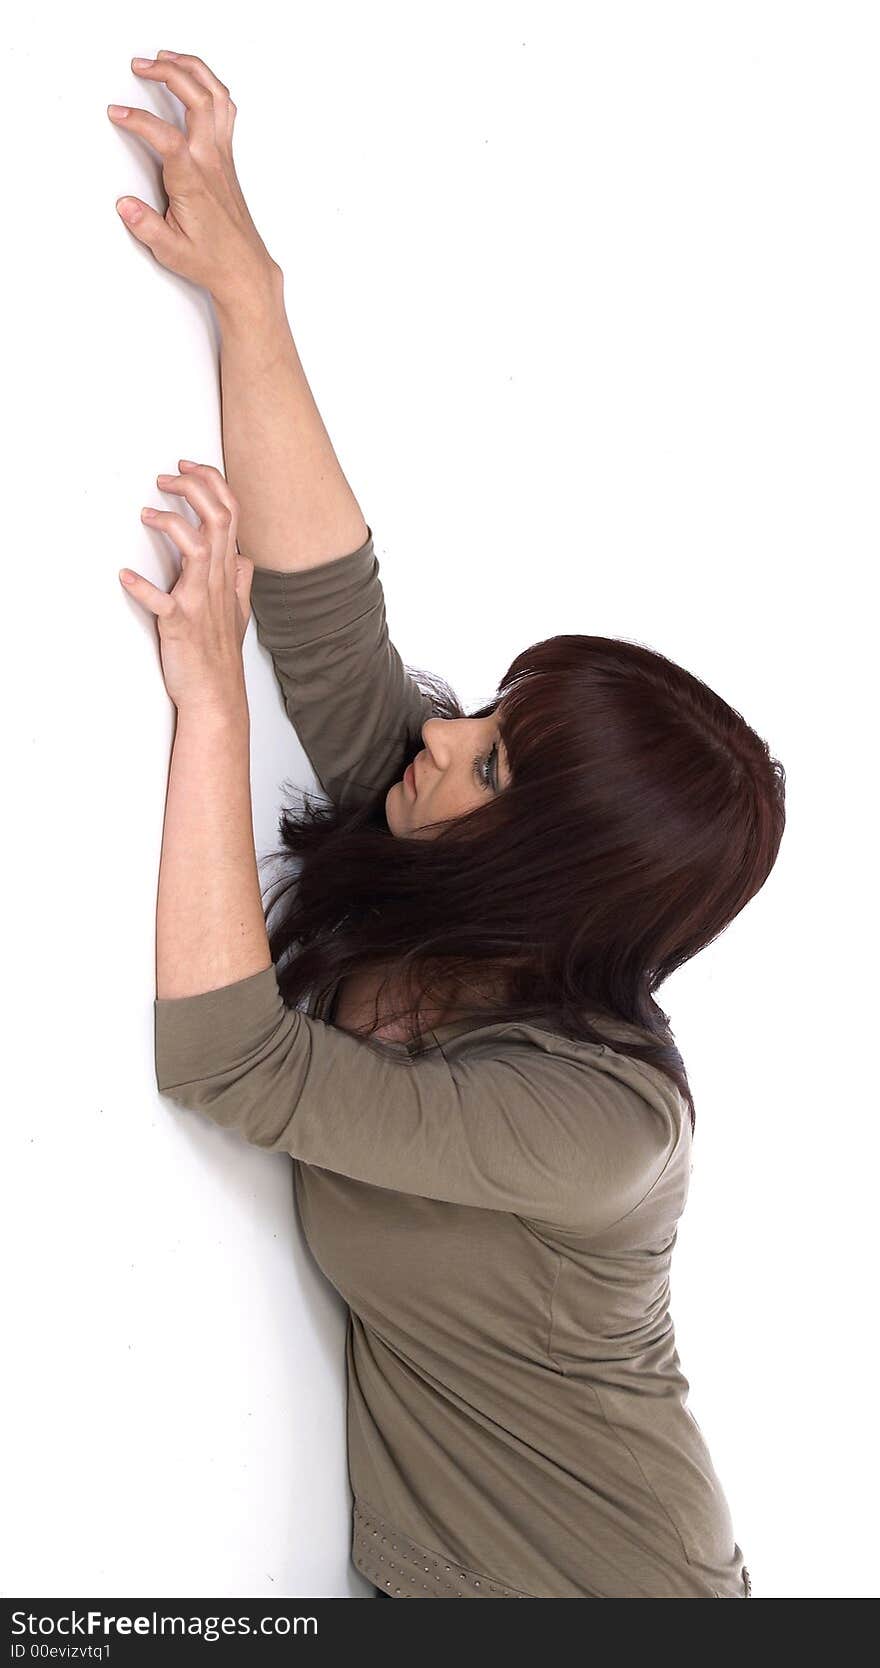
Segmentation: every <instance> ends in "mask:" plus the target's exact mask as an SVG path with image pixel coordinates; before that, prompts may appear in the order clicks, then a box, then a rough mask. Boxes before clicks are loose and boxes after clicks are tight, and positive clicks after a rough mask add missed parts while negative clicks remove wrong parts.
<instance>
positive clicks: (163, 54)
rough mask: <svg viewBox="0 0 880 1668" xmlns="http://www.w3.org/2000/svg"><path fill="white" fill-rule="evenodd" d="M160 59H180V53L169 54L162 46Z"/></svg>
mask: <svg viewBox="0 0 880 1668" xmlns="http://www.w3.org/2000/svg"><path fill="white" fill-rule="evenodd" d="M159 57H160V58H179V57H180V53H179V52H169V51H168V49H167V47H165V46H161V47H160V48H159Z"/></svg>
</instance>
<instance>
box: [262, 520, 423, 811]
mask: <svg viewBox="0 0 880 1668" xmlns="http://www.w3.org/2000/svg"><path fill="white" fill-rule="evenodd" d="M250 600H251V611H252V613H253V616H254V621H255V625H256V632H257V637H258V639H259V641H260V642H261V643H262V644H263V645H264V647H265V648H266V649H268V651H269V654H270V655H271V657H272V664H273V666H274V669H275V675H276V678H277V679H278V683H279V686H280V688H281V694H282V697H283V700H284V706H285V710H286V712H287V716H288V718H289V719H290V722H291V724H292V725H293V727H294V729H295V731H296V733H297V736H298V737H299V740H300V742H301V744H302V746H303V749H304V751H305V753H306V755H307V757H308V759H309V761H310V763H311V765H312V768H313V770H314V772H315V775H316V776H317V778H318V781H319V783H320V785H321V787H322V789H323V790H324V792H325V793H326V795H327V797H328V798H329V799H331V800H333V802H334V803H336V804H339V805H342V806H345V807H349V806H354V805H356V804H360V803H362V802H363V801H364V800H366V799H368V798H370V797H371V796H372V794H374V793H375V792H376V791H377V789H378V788H379V787H380V786H381V785H382V783H383V782H387V783H389V785H390V783H391V782H392V781H393V780H395V777H396V775H397V773H398V770H401V771H402V768H403V766H402V761H403V756H404V752H405V750H406V744H407V738H408V737H413V738H414V737H417V736H418V735H419V733H420V731H421V727H422V724H423V723H424V721H425V719H426V718H430V717H431V712H432V708H431V702H430V697H429V696H428V695H426V694H424V693H423V692H422V690H421V689H420V688H419V685H418V684H417V683H416V681H415V679H414V678H413V677H412V676H411V675H410V674H409V673H408V672H407V671H406V670H405V668H404V666H403V662H402V661H401V658H400V655H399V654H398V652H397V650H396V648H395V647H394V644H393V643H392V642H391V641H390V639H389V635H388V626H387V620H386V613H385V598H384V593H383V590H382V583H381V580H380V577H379V561H378V557H377V556H376V554H375V552H374V549H373V534H372V530H371V529H368V537H367V541H366V543H365V544H363V545H361V547H360V549H359V550H353V551H351V552H350V553H349V555H347V556H339V557H336V558H335V559H334V560H332V561H330V562H322V563H320V565H319V566H317V567H311V568H306V569H303V570H302V571H299V572H295V573H278V572H275V571H274V569H270V568H259V567H256V566H255V568H254V574H253V579H252V582H251V597H250Z"/></svg>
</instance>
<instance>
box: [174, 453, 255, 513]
mask: <svg viewBox="0 0 880 1668" xmlns="http://www.w3.org/2000/svg"><path fill="white" fill-rule="evenodd" d="M177 467H178V469H180V470H185V471H186V473H185V474H180V475H176V476H175V475H157V476H156V481H157V482H158V481H160V480H161V481H173V480H177V481H184V480H185V481H189V480H193V479H195V480H199V479H200V480H202V481H203V482H204V483H205V484H206V485H207V486H208V487H209V488H210V490H211V492H214V493H216V495H217V497H218V498H221V499H222V500H223V503H224V504H226V505H227V506H228V508H229V509H230V510H235V511H236V512H237V510H238V499H237V498H235V497H234V495H233V492H232V488H231V487H230V485H229V482H228V481H227V479H226V476H225V475H224V474H223V473H222V472H221V470H219V469H216V468H215V467H214V465H213V464H212V463H193V462H192V461H191V460H190V459H189V458H178V460H177ZM175 490H177V489H176V488H174V487H163V488H162V491H163V492H169V491H171V492H173V491H175Z"/></svg>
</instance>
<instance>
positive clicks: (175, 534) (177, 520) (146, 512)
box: [141, 487, 211, 557]
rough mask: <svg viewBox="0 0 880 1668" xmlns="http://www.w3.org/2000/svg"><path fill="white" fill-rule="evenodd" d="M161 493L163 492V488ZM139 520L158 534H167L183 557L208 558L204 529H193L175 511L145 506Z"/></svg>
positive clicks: (208, 548) (209, 544)
mask: <svg viewBox="0 0 880 1668" xmlns="http://www.w3.org/2000/svg"><path fill="white" fill-rule="evenodd" d="M162 491H163V492H164V491H165V488H164V487H163V488H162ZM141 520H142V521H143V522H145V523H146V524H147V526H149V527H155V528H157V530H158V531H159V532H160V533H167V534H168V537H169V538H170V539H173V540H174V543H175V544H176V545H177V548H178V550H179V551H180V552H181V553H182V554H183V555H184V556H201V557H209V556H210V554H211V543H210V538H209V536H208V534H207V532H206V531H205V529H203V528H200V527H194V526H193V524H192V522H191V521H187V519H186V517H185V516H182V515H179V514H178V512H177V511H176V510H154V509H153V506H152V504H145V505H144V507H143V509H142V510H141Z"/></svg>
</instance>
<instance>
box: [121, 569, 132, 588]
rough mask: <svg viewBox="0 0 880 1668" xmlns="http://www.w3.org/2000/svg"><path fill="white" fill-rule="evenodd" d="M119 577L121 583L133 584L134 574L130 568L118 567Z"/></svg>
mask: <svg viewBox="0 0 880 1668" xmlns="http://www.w3.org/2000/svg"><path fill="white" fill-rule="evenodd" d="M119 577H120V579H121V580H122V583H123V585H133V584H134V574H133V573H132V571H131V569H130V568H120V569H119Z"/></svg>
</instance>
